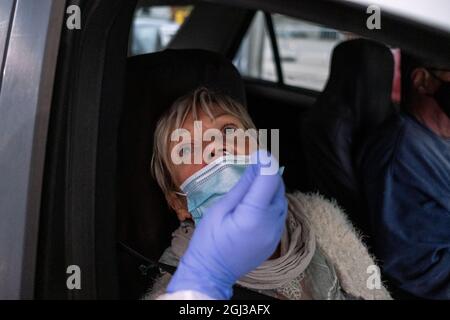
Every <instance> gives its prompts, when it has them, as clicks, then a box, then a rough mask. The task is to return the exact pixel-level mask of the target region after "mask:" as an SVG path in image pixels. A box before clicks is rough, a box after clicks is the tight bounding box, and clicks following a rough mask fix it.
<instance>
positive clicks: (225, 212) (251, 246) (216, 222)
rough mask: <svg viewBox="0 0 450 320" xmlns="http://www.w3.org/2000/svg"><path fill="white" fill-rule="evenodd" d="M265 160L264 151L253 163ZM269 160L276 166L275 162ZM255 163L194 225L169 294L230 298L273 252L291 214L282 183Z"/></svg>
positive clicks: (278, 178)
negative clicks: (235, 287) (186, 292)
mask: <svg viewBox="0 0 450 320" xmlns="http://www.w3.org/2000/svg"><path fill="white" fill-rule="evenodd" d="M263 153H264V154H263ZM269 156H270V155H269ZM267 157H268V155H267V152H266V151H258V152H257V153H255V154H253V155H252V159H253V160H259V159H262V158H263V159H268V158H267ZM270 161H271V163H270V165H271V167H273V165H274V162H275V164H276V166H277V167H278V163H277V162H276V159H274V158H273V157H270ZM252 163H256V164H251V165H250V166H249V168H247V170H246V171H245V173H244V175H243V176H242V178H241V179H240V180H239V182H238V183H237V184H236V186H234V187H233V189H232V190H231V191H230V192H229V193H228V194H227V195H225V196H224V197H223V198H222V199H220V200H219V201H218V202H217V203H215V204H214V205H213V206H212V207H211V208H209V209H208V211H207V212H206V213H205V215H204V217H203V219H202V220H201V222H200V223H199V224H198V226H197V227H196V230H195V232H194V235H193V237H192V240H191V242H190V244H189V247H188V249H187V251H186V253H185V254H184V256H183V257H182V259H181V262H180V264H179V266H178V269H177V271H176V273H175V274H174V276H173V278H172V280H171V282H170V284H169V286H168V290H167V291H168V292H169V293H172V292H176V291H181V290H192V291H197V292H201V293H203V294H206V295H208V296H210V297H212V298H215V299H229V298H230V297H231V295H232V286H233V284H234V283H235V282H236V281H237V280H238V279H239V278H241V277H242V276H244V275H245V274H247V273H248V272H250V271H252V270H253V269H255V268H256V267H258V266H259V265H260V264H261V263H262V262H264V261H265V260H267V258H269V257H270V255H271V254H272V253H273V252H274V251H275V249H276V247H277V245H278V243H279V241H280V238H281V235H282V232H283V229H284V222H285V219H286V214H287V200H286V197H285V188H284V184H283V181H282V179H281V176H280V175H279V174H278V173H275V174H272V175H264V174H262V173H261V169H262V168H264V167H265V166H264V165H262V164H261V163H260V161H252Z"/></svg>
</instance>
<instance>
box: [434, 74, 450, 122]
mask: <svg viewBox="0 0 450 320" xmlns="http://www.w3.org/2000/svg"><path fill="white" fill-rule="evenodd" d="M430 73H431V74H432V75H433V77H434V78H436V79H437V80H439V82H440V83H441V86H440V87H439V89H438V90H437V91H436V92H435V93H434V95H433V97H434V99H435V100H436V101H437V103H439V106H440V107H441V109H442V111H444V112H445V114H446V115H447V117H449V118H450V82H447V81H444V80H442V79H440V78H439V77H438V76H436V75H435V74H434V73H433V72H430Z"/></svg>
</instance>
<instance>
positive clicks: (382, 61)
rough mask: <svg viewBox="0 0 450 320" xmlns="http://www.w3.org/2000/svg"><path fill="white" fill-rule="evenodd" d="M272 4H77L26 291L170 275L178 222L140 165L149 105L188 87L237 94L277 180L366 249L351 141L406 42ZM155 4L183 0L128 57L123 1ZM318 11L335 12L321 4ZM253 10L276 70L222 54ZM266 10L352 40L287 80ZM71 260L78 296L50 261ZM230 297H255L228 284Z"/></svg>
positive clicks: (151, 117) (236, 43)
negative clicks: (271, 154)
mask: <svg viewBox="0 0 450 320" xmlns="http://www.w3.org/2000/svg"><path fill="white" fill-rule="evenodd" d="M285 2H286V5H285V6H283V7H282V6H281V5H279V4H278V3H277V2H276V1H261V2H257V1H228V2H226V4H225V1H217V2H216V1H207V2H203V1H181V0H180V1H151V0H150V1H139V2H137V1H126V2H124V1H119V0H113V1H98V2H97V3H96V5H93V4H90V3H89V1H85V2H83V1H81V3H82V5H83V6H84V7H83V8H84V10H83V19H85V21H87V24H86V25H85V27H84V28H83V30H82V31H80V32H79V33H78V34H73V33H71V34H69V33H67V34H65V35H63V41H62V44H61V51H60V55H59V58H58V70H57V81H56V83H57V85H56V86H57V88H56V90H54V91H55V94H54V97H53V107H52V108H53V109H52V110H53V111H52V115H51V121H50V131H49V142H48V146H47V154H48V156H47V159H46V169H45V181H44V194H43V198H42V210H41V211H42V213H41V221H40V233H39V250H38V260H37V270H38V271H37V276H36V279H37V283H36V288H35V294H36V297H37V298H42V299H46V298H58V299H61V298H71V299H86V298H87V299H95V298H97V299H107V298H113V299H117V298H120V299H139V298H141V297H142V295H143V294H145V292H146V291H147V290H149V288H150V287H151V284H152V281H153V280H154V278H155V277H156V276H158V274H159V273H160V272H161V270H165V271H169V272H173V270H170V268H167V266H164V265H161V264H159V263H158V262H157V261H158V259H159V257H160V256H161V254H162V252H163V251H164V249H166V248H167V247H168V246H169V245H170V240H171V233H172V231H173V230H174V229H175V228H176V227H177V225H178V220H177V219H176V215H175V214H174V213H173V212H171V211H170V210H169V208H168V205H167V203H166V201H165V199H164V196H163V194H162V192H161V190H160V189H159V187H158V185H157V183H156V181H155V180H154V179H153V178H152V177H151V174H150V159H151V152H152V145H153V132H154V129H155V126H156V122H157V120H158V118H159V116H160V115H161V114H162V112H164V111H165V110H166V109H167V108H168V107H169V106H170V105H171V104H172V103H173V102H174V101H175V100H176V99H177V98H178V97H180V96H182V95H184V94H187V93H189V92H190V91H192V90H194V89H195V88H197V87H199V86H204V87H207V88H211V89H213V90H217V91H220V92H223V93H226V94H228V95H230V96H231V97H233V98H234V99H236V100H237V101H239V102H242V103H244V104H245V105H246V106H247V108H248V110H249V113H250V115H251V117H252V118H253V120H254V121H255V123H256V125H257V127H258V128H264V129H279V130H280V156H279V157H280V162H281V164H282V165H283V166H285V168H286V169H285V171H284V174H283V178H284V181H285V184H286V186H287V189H288V190H289V191H293V190H300V191H303V192H320V193H322V194H323V195H325V196H326V197H328V198H330V199H334V200H335V201H336V202H337V203H338V204H339V205H340V206H341V207H342V208H343V209H344V210H345V212H346V213H347V214H348V216H349V218H350V219H351V221H353V222H354V224H355V226H357V227H358V228H359V229H360V230H361V231H362V232H363V233H364V234H365V235H366V238H365V239H366V240H367V244H368V245H369V247H370V233H369V231H368V227H367V221H366V218H367V217H366V216H364V212H365V211H364V206H365V201H364V195H363V194H361V191H360V190H361V188H360V185H359V183H360V182H359V178H358V174H357V162H358V148H359V146H360V145H361V143H362V142H363V140H364V138H365V137H367V136H368V135H369V134H370V132H371V131H372V130H373V129H374V128H376V127H377V126H378V125H379V124H381V123H382V122H383V121H384V120H385V119H387V118H388V117H389V116H390V115H391V114H392V113H393V112H396V108H395V106H394V104H393V102H392V100H391V93H392V87H393V83H392V82H393V78H394V59H393V56H392V53H391V48H393V47H402V48H406V49H410V48H413V47H414V46H415V44H414V41H413V40H411V39H403V38H401V37H400V36H399V35H395V34H391V35H389V34H388V33H385V32H383V31H380V32H379V33H378V34H377V36H376V37H375V38H376V39H375V38H373V37H372V39H370V38H371V34H370V32H369V31H368V30H366V29H365V28H364V27H362V26H360V24H359V22H358V21H359V20H358V19H361V18H362V19H365V18H364V17H365V12H364V11H363V10H361V8H357V7H355V6H350V5H349V6H345V5H343V4H341V5H336V7H333V4H331V3H327V2H323V3H322V4H315V2H314V1H304V2H303V4H302V5H299V6H297V5H296V3H297V2H296V1H292V2H290V1H285ZM162 5H165V6H169V5H170V6H190V7H191V12H190V15H189V17H187V18H186V20H185V21H184V23H183V24H182V25H181V27H180V28H179V30H178V31H177V32H176V33H175V34H174V35H173V37H172V38H171V40H170V42H168V44H167V45H166V46H165V47H164V48H160V50H157V51H155V52H149V53H143V54H139V55H130V52H129V51H130V49H129V48H130V28H131V25H132V22H133V17H134V16H135V12H136V10H138V9H139V8H142V7H154V6H162ZM331 8H333V10H332V11H331V12H337V13H342V15H341V18H342V19H337V18H333V17H332V16H333V15H332V14H326V13H324V14H323V15H321V14H320V12H330V9H331ZM258 12H262V13H263V14H262V17H263V18H262V21H263V23H264V25H265V27H266V28H267V29H268V31H267V38H268V41H269V43H270V45H269V48H271V50H272V55H271V57H272V59H273V69H271V70H272V71H273V74H274V75H275V80H265V79H262V78H257V77H252V76H248V75H245V74H244V72H242V71H241V70H239V67H237V66H236V63H234V62H235V61H234V59H235V57H236V55H237V54H238V53H239V50H240V47H241V45H242V43H243V41H244V39H245V36H246V34H247V31H248V30H249V28H250V27H251V24H252V21H253V19H254V18H255V17H256V14H257V13H258ZM269 13H273V14H275V13H281V14H285V15H290V16H292V17H293V18H296V19H303V20H305V21H309V22H313V23H316V24H320V25H326V26H327V27H330V28H336V30H343V31H344V30H345V31H346V32H352V34H355V35H356V34H360V36H357V39H353V40H346V41H340V44H338V43H336V46H333V48H332V50H330V55H329V56H327V57H325V59H326V60H327V61H328V60H329V73H328V71H327V76H326V79H327V80H326V82H325V83H323V89H322V90H318V89H311V88H310V87H301V86H294V85H291V84H287V83H285V82H286V81H284V78H285V77H284V74H283V73H286V68H287V67H286V65H287V64H286V63H287V62H286V60H283V52H281V50H279V48H278V46H277V45H278V43H280V41H281V40H279V39H277V38H276V30H275V28H274V23H275V22H276V21H275V20H274V19H273V15H271V14H269ZM345 17H347V18H348V19H344V18H345ZM95 19H97V20H95ZM94 21H95V22H94ZM362 21H365V20H362ZM386 24H387V26H389V27H391V28H392V26H396V25H401V26H403V27H404V28H406V29H408V28H409V30H411V31H416V32H418V33H419V34H420V36H419V39H422V38H423V39H424V40H423V41H422V42H421V43H420V45H418V46H417V47H418V48H419V49H420V50H421V49H422V48H424V47H427V46H428V49H427V50H428V52H424V53H425V54H429V55H433V54H435V52H436V50H437V47H438V46H440V45H443V44H440V43H437V42H433V44H432V45H430V43H431V42H430V41H431V40H429V38H428V35H432V38H434V39H436V33H435V31H434V30H431V29H428V28H421V27H420V25H415V24H413V23H411V22H408V21H402V20H396V19H395V17H388V19H387V21H386ZM416 34H417V33H416ZM427 39H428V40H427ZM277 41H278V42H277ZM383 43H390V45H389V46H388V45H386V44H383ZM68 83H71V84H72V86H71V87H70V89H69V86H68V85H67V84H68ZM74 262H76V263H77V264H78V265H81V266H82V269H83V270H84V274H85V275H86V276H85V277H86V278H85V282H84V283H85V287H84V289H85V290H82V292H67V290H66V289H65V288H64V286H63V285H61V282H62V283H63V284H64V283H65V281H64V280H62V279H65V276H66V275H65V274H64V273H61V272H59V271H55V270H59V269H60V268H61V266H64V265H66V264H68V263H74ZM392 291H393V292H394V291H395V288H392ZM399 297H405V296H403V295H401V294H400V293H399ZM234 298H235V299H252V298H257V299H262V298H264V297H261V296H260V295H257V294H256V293H253V292H249V291H248V290H243V289H242V290H241V289H237V290H236V291H235V296H234Z"/></svg>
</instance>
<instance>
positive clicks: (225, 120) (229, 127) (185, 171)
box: [170, 109, 248, 187]
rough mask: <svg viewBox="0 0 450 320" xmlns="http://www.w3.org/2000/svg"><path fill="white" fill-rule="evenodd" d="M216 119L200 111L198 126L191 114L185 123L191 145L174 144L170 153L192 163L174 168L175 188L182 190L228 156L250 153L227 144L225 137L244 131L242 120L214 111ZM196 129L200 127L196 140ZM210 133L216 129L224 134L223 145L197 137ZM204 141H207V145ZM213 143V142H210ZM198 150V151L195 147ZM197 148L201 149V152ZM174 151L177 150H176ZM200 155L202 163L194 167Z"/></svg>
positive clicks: (221, 142) (188, 143)
mask: <svg viewBox="0 0 450 320" xmlns="http://www.w3.org/2000/svg"><path fill="white" fill-rule="evenodd" d="M212 113H213V116H214V119H211V118H210V117H209V116H208V115H207V114H206V113H204V112H203V111H201V110H200V112H199V114H198V118H197V120H196V121H197V122H196V123H195V124H194V121H195V120H194V118H193V115H192V113H190V114H189V115H188V116H187V117H186V120H185V122H184V123H183V126H182V129H185V130H187V131H189V133H190V136H191V141H190V142H187V143H182V144H180V142H172V143H171V146H170V150H171V151H173V152H176V153H177V154H178V155H180V156H183V157H190V158H191V161H190V163H182V164H177V165H173V166H172V167H173V170H172V174H173V179H174V181H175V184H176V185H177V186H178V187H180V185H181V184H182V183H183V182H184V181H185V180H186V179H187V178H189V177H190V176H191V175H193V174H194V173H196V172H197V171H199V170H200V169H202V168H203V167H205V166H206V165H208V163H210V162H211V161H212V160H214V159H216V158H218V157H220V156H223V155H225V154H226V153H231V154H235V155H237V154H240V155H242V154H247V152H248V150H246V148H245V147H244V148H242V147H240V146H236V145H233V146H230V145H227V144H226V141H225V139H226V136H227V135H230V134H233V133H234V131H235V130H237V129H242V130H244V125H243V124H242V122H241V120H239V119H238V118H236V117H235V116H233V115H230V114H226V113H223V112H222V111H220V110H217V111H215V110H214V109H212ZM199 121H200V122H201V127H202V128H201V131H200V130H199V128H198V126H199ZM195 125H197V136H196V135H195V134H194V130H195ZM209 129H216V130H218V131H220V132H221V134H222V136H223V139H222V140H221V141H215V139H209V138H205V139H204V138H203V135H200V134H198V133H199V132H200V133H202V134H204V133H205V132H206V131H207V130H209ZM204 140H205V141H204ZM210 140H212V141H210ZM196 146H197V147H196ZM198 147H201V148H200V149H199V148H198ZM174 148H177V149H176V150H175V149H174ZM195 153H197V154H200V156H199V157H198V159H200V160H201V161H200V162H198V163H195V161H194V154H195ZM205 158H206V159H205Z"/></svg>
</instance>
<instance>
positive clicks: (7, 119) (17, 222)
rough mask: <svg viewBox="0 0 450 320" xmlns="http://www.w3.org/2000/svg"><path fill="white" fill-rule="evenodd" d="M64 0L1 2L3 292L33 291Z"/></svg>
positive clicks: (23, 294) (5, 295)
mask: <svg viewBox="0 0 450 320" xmlns="http://www.w3.org/2000/svg"><path fill="white" fill-rule="evenodd" d="M63 10H64V2H63V1H52V0H42V1H32V0H2V1H1V2H0V21H1V23H0V85H1V87H0V177H1V179H0V299H30V298H32V297H33V290H34V276H35V265H36V264H35V263H36V249H37V237H38V221H39V207H40V195H41V186H42V184H41V183H42V174H43V168H44V157H45V145H46V138H47V125H48V120H49V115H50V104H51V96H52V89H53V78H54V71H55V67H56V55H57V52H58V45H59V35H60V32H61V28H62V18H63V15H64V11H63Z"/></svg>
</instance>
